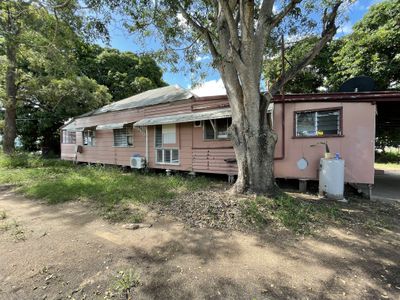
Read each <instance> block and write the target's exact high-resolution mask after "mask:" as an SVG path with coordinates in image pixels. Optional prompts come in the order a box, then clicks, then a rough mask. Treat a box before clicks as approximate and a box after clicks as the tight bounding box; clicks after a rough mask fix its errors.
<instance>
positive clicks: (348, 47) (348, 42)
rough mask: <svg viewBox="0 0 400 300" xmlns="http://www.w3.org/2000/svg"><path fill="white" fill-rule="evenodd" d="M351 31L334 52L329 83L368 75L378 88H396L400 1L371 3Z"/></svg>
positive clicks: (399, 65) (399, 58)
mask: <svg viewBox="0 0 400 300" xmlns="http://www.w3.org/2000/svg"><path fill="white" fill-rule="evenodd" d="M353 30H354V31H353V33H352V34H350V35H348V36H346V37H344V39H343V46H342V47H341V48H340V49H339V50H338V51H337V52H336V53H335V55H334V58H333V61H334V64H335V65H336V67H337V71H336V72H335V73H332V74H330V76H329V81H330V82H331V84H332V85H333V86H335V87H338V86H339V85H340V84H341V83H343V81H345V80H346V79H349V78H351V77H354V76H358V75H368V76H371V77H372V78H373V79H374V80H375V82H376V84H377V88H378V89H379V90H386V89H388V88H400V85H399V82H400V1H399V0H386V1H383V2H381V3H378V4H375V5H373V6H372V7H371V8H370V10H369V11H368V13H367V14H366V15H365V16H364V17H363V18H362V20H361V21H360V22H358V23H357V24H356V25H355V26H354V28H353Z"/></svg>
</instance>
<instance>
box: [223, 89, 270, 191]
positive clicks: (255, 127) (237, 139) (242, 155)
mask: <svg viewBox="0 0 400 300" xmlns="http://www.w3.org/2000/svg"><path fill="white" fill-rule="evenodd" d="M246 94H247V95H246ZM250 94H251V93H250ZM249 96H250V95H248V93H245V96H244V99H243V100H242V101H243V102H244V103H247V104H250V103H260V102H261V101H263V99H262V98H261V96H260V95H259V94H253V96H252V98H253V99H246V97H249ZM250 97H251V96H250ZM254 98H256V99H254ZM231 101H237V100H235V99H231ZM248 106H250V105H248ZM247 108H248V107H247ZM257 109H258V112H257V113H256V114H254V111H253V110H252V109H245V111H244V112H243V111H242V112H241V113H239V114H238V115H235V112H234V110H233V111H232V113H233V116H232V118H233V119H236V120H237V121H236V122H232V125H231V127H230V130H229V131H230V136H231V140H232V142H233V147H234V150H235V155H236V160H237V167H238V178H237V181H236V183H235V184H234V186H233V187H232V189H231V191H230V192H231V193H234V194H238V193H240V194H242V193H256V194H265V195H273V194H274V193H275V192H276V185H275V178H274V152H275V145H276V142H277V135H276V133H275V132H273V130H272V129H271V127H270V126H269V124H268V118H267V105H260V107H258V108H257Z"/></svg>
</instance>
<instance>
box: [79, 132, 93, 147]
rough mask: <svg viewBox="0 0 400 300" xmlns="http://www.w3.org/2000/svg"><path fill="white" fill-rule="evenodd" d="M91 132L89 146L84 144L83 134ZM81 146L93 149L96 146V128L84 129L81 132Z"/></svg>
mask: <svg viewBox="0 0 400 300" xmlns="http://www.w3.org/2000/svg"><path fill="white" fill-rule="evenodd" d="M88 131H90V132H92V133H93V136H92V137H91V143H90V144H88V143H87V144H85V132H88ZM82 144H83V146H85V147H95V146H96V128H95V129H84V130H83V131H82Z"/></svg>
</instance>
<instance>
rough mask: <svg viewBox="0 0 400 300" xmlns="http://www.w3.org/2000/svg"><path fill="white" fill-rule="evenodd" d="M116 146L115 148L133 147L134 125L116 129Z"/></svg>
mask: <svg viewBox="0 0 400 300" xmlns="http://www.w3.org/2000/svg"><path fill="white" fill-rule="evenodd" d="M114 146H115V147H131V146H133V128H132V125H130V126H129V125H128V126H124V127H123V128H121V129H114Z"/></svg>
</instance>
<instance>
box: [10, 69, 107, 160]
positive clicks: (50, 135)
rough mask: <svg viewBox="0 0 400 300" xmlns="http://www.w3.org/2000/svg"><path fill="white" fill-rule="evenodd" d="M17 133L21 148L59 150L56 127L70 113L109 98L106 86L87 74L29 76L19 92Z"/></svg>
mask: <svg viewBox="0 0 400 300" xmlns="http://www.w3.org/2000/svg"><path fill="white" fill-rule="evenodd" d="M19 96H20V97H21V98H22V99H23V100H22V101H21V103H23V105H21V106H19V107H18V109H17V111H18V124H17V125H18V126H17V128H18V134H19V135H20V136H21V141H22V145H23V147H24V149H26V150H29V151H34V150H38V149H42V150H44V152H52V153H53V154H58V153H59V147H60V138H59V128H60V127H61V126H62V125H63V124H64V122H65V121H66V120H67V119H68V118H71V117H73V116H77V115H80V114H83V113H85V112H87V111H90V110H93V109H96V108H98V107H101V106H103V105H106V104H108V103H109V102H110V101H111V95H110V94H109V93H108V89H107V87H105V86H103V85H99V84H97V82H96V81H95V80H93V79H90V78H88V77H86V76H76V75H75V76H74V75H72V76H69V77H64V78H60V79H57V78H54V77H52V76H41V77H36V78H31V80H30V81H29V83H26V84H25V86H24V90H23V92H21V95H19Z"/></svg>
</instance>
